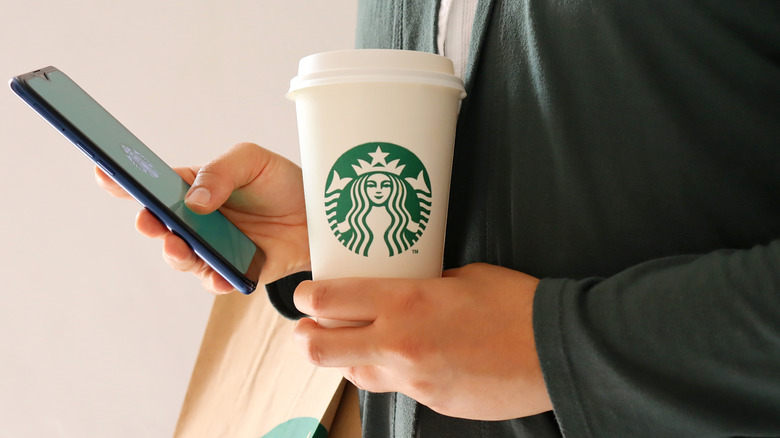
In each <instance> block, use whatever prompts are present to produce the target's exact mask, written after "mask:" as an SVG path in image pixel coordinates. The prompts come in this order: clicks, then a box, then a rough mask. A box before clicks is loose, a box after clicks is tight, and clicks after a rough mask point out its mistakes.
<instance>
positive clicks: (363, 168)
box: [352, 146, 406, 176]
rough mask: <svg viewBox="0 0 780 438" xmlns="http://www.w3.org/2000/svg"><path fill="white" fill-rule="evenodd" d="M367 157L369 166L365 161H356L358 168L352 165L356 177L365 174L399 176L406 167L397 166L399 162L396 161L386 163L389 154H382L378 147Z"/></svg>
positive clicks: (403, 165)
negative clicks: (384, 173) (378, 173)
mask: <svg viewBox="0 0 780 438" xmlns="http://www.w3.org/2000/svg"><path fill="white" fill-rule="evenodd" d="M368 155H369V156H370V157H371V164H368V162H367V161H365V160H361V159H358V164H359V166H358V165H354V164H353V165H352V168H353V169H355V173H356V174H357V175H358V176H360V175H363V174H364V173H367V172H388V173H392V174H394V175H400V174H401V172H403V170H404V167H406V165H405V164H402V165H400V166H399V165H398V163H399V162H400V160H398V159H396V160H393V161H391V162H390V163H388V162H387V156H388V155H390V154H389V153H387V152H382V148H380V147H379V146H377V147H376V151H374V152H369V153H368Z"/></svg>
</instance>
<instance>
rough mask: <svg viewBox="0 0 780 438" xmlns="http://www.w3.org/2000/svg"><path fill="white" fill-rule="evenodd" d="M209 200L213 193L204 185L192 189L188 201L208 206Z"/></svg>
mask: <svg viewBox="0 0 780 438" xmlns="http://www.w3.org/2000/svg"><path fill="white" fill-rule="evenodd" d="M209 200H211V193H210V192H209V191H208V190H206V189H205V188H203V187H198V188H196V189H195V190H192V191H191V192H190V193H189V194H188V195H187V203H188V204H195V205H202V206H204V207H206V206H208V203H209Z"/></svg>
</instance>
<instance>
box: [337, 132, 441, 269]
mask: <svg viewBox="0 0 780 438" xmlns="http://www.w3.org/2000/svg"><path fill="white" fill-rule="evenodd" d="M325 187H326V189H325V212H326V216H327V218H328V223H329V224H330V229H331V230H332V231H333V234H334V235H335V236H336V238H337V239H338V240H339V242H341V244H342V245H344V247H345V248H347V249H349V250H350V251H353V252H355V253H356V254H360V255H362V256H366V257H374V256H376V257H380V256H385V257H392V256H394V255H398V254H401V253H402V252H404V251H407V250H408V249H410V248H411V247H412V246H413V245H414V244H415V242H417V240H419V239H420V236H422V233H423V231H424V230H425V227H426V225H427V224H428V219H429V218H430V214H431V181H430V178H429V177H428V171H427V170H426V169H425V166H424V165H423V164H422V162H421V161H420V159H419V158H417V156H416V155H414V154H413V153H412V152H411V151H409V150H408V149H406V148H404V147H402V146H398V145H395V144H392V143H379V142H372V143H365V144H362V145H360V146H356V147H354V148H352V149H350V150H348V151H347V152H345V153H344V154H343V155H342V156H341V157H339V159H338V160H336V163H335V164H334V165H333V168H331V170H330V173H329V175H328V180H327V182H326V184H325Z"/></svg>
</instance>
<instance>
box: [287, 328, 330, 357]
mask: <svg viewBox="0 0 780 438" xmlns="http://www.w3.org/2000/svg"><path fill="white" fill-rule="evenodd" d="M293 338H294V340H295V344H296V345H297V347H298V350H299V351H300V352H301V353H302V354H303V356H304V357H305V358H306V360H308V361H309V362H310V363H311V364H313V365H315V366H322V365H323V364H324V363H325V354H324V351H323V349H322V347H321V346H320V345H319V343H317V342H316V340H315V339H314V337H313V336H312V333H311V327H310V324H309V323H308V321H304V320H301V321H300V322H299V323H298V326H297V327H296V329H295V332H294V336H293Z"/></svg>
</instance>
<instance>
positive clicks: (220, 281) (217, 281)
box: [203, 269, 236, 295]
mask: <svg viewBox="0 0 780 438" xmlns="http://www.w3.org/2000/svg"><path fill="white" fill-rule="evenodd" d="M206 272H208V273H207V274H206V276H205V278H204V280H203V287H205V288H206V289H208V290H210V291H211V292H213V293H215V294H217V295H224V294H229V293H231V292H233V291H234V290H236V288H234V287H233V285H232V284H230V282H229V281H227V280H225V279H224V278H223V277H222V276H221V275H219V273H218V272H216V271H214V270H212V269H209V270H208V271H206Z"/></svg>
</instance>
